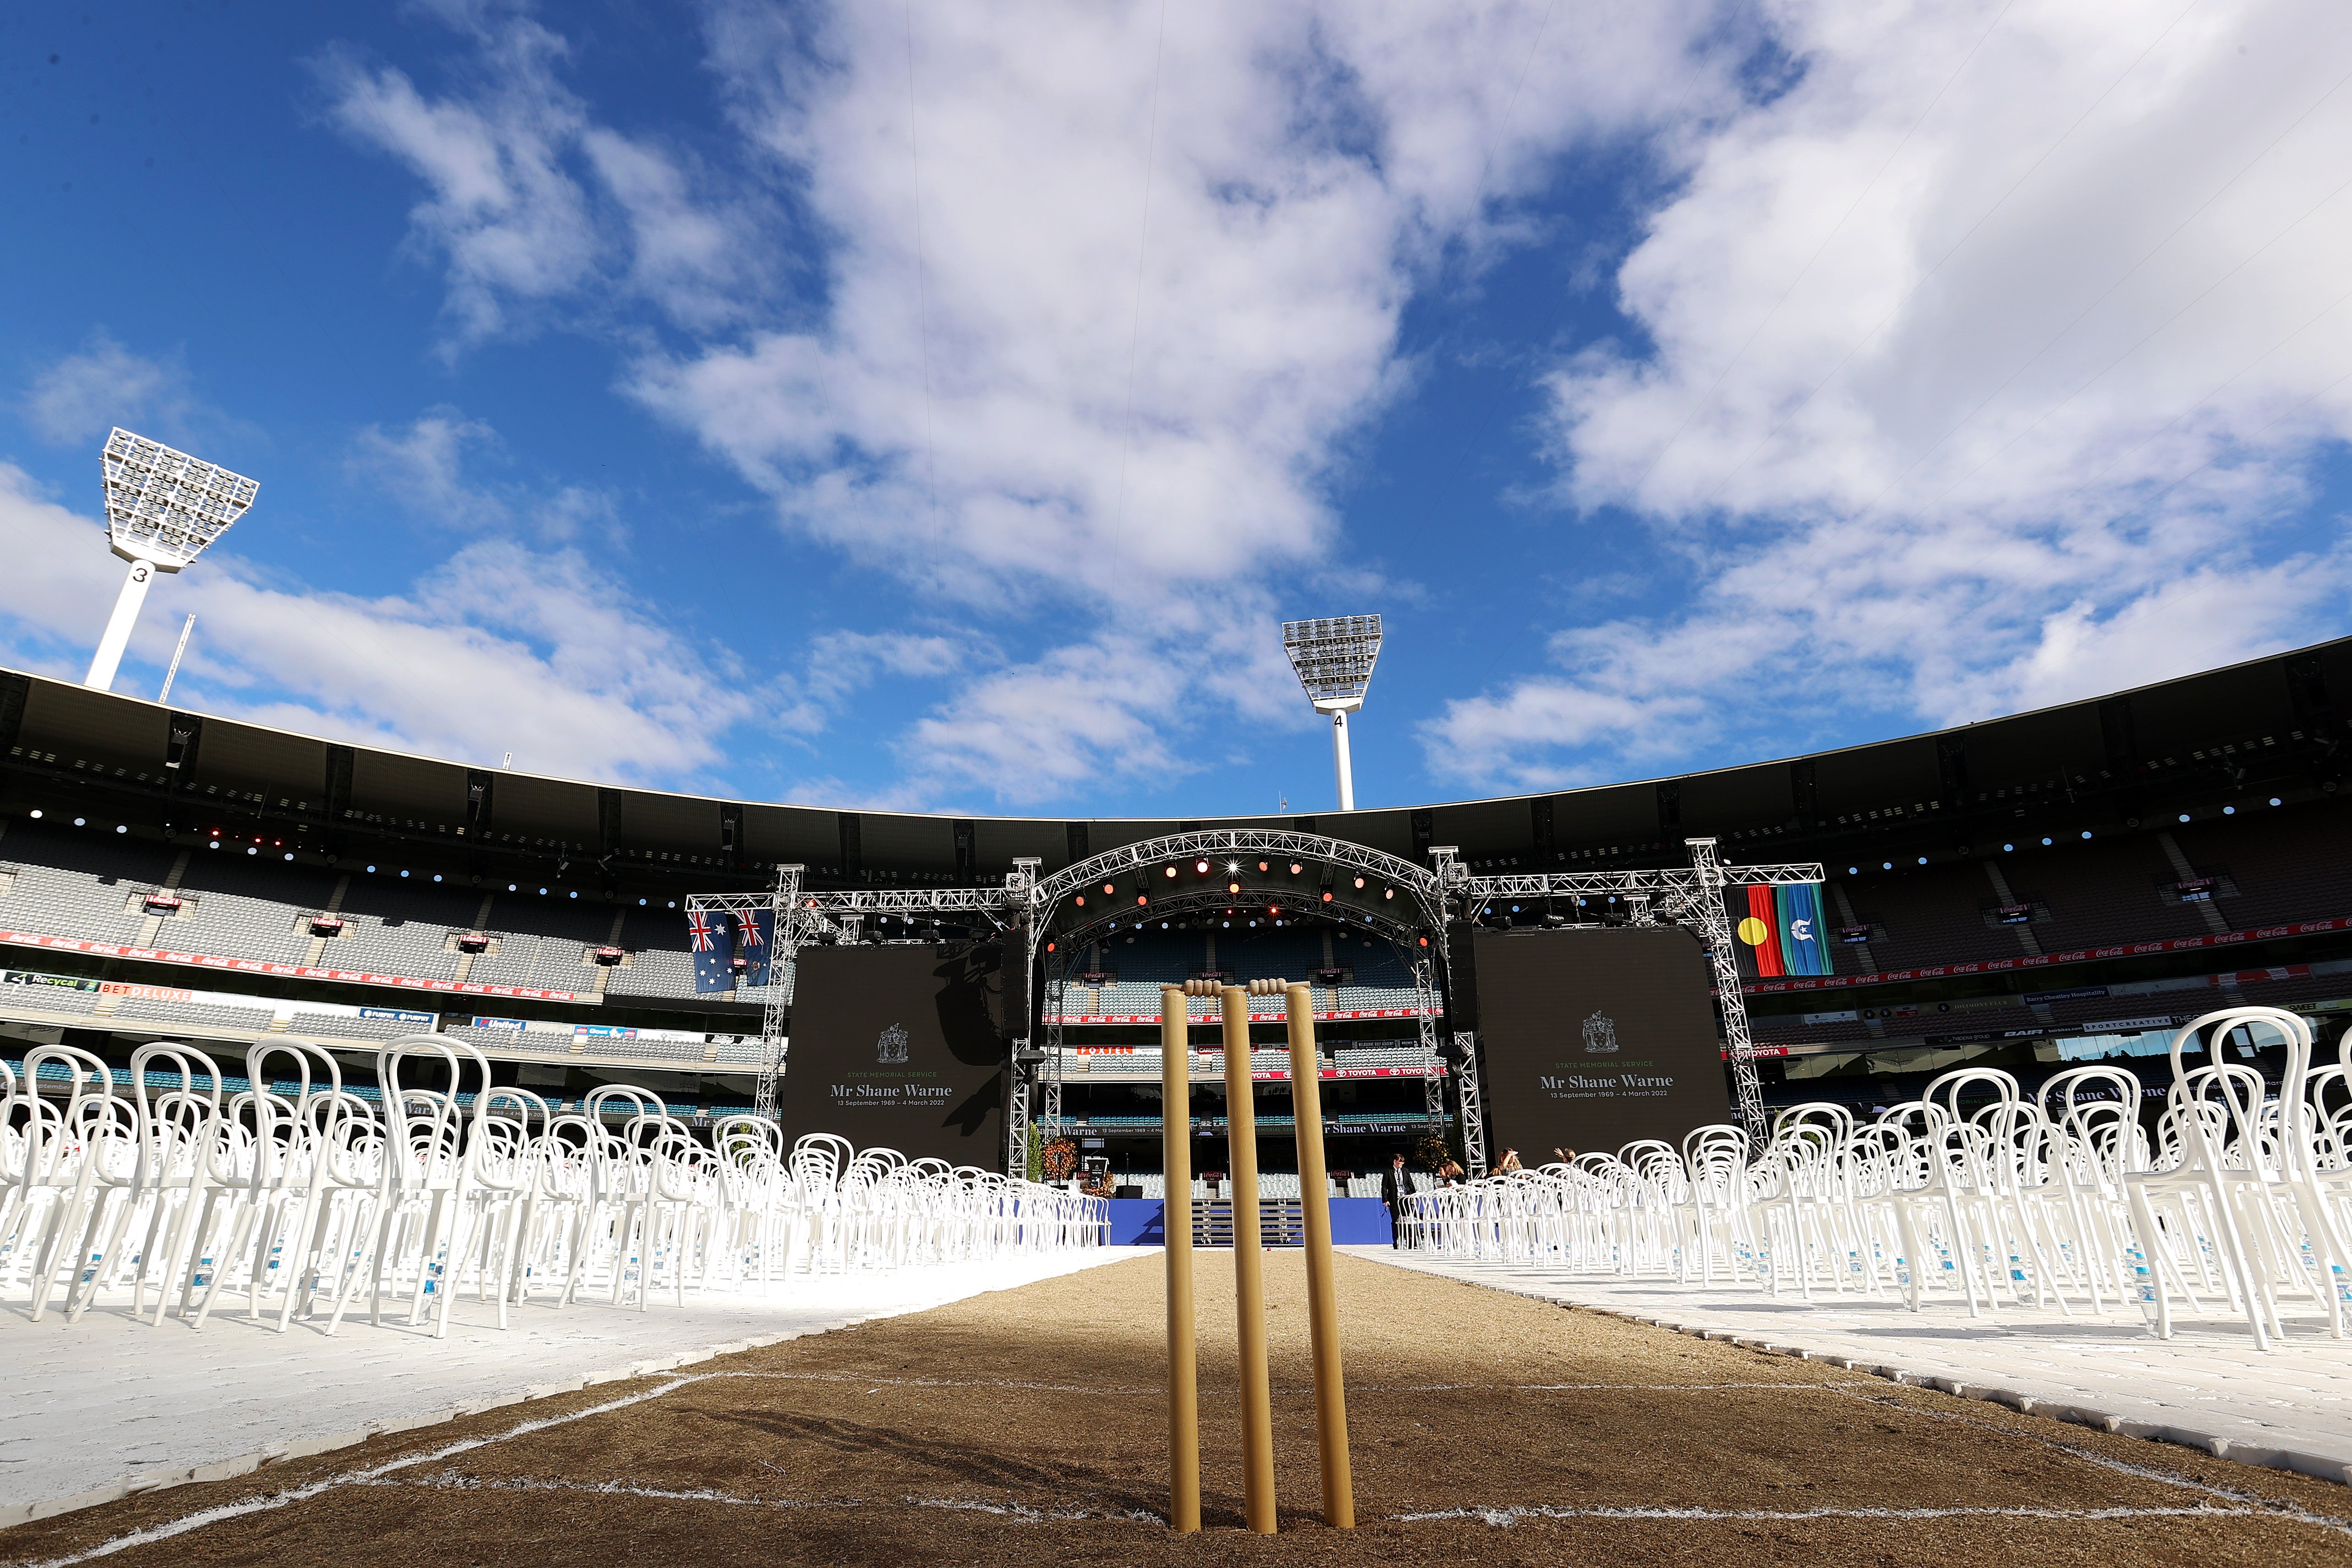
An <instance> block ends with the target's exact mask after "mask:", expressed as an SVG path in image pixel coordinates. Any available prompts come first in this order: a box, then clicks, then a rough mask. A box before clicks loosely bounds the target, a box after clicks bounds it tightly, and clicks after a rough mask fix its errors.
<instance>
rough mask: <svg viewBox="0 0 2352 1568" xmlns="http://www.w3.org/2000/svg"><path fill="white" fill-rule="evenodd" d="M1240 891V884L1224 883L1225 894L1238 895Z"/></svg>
mask: <svg viewBox="0 0 2352 1568" xmlns="http://www.w3.org/2000/svg"><path fill="white" fill-rule="evenodd" d="M1241 890H1242V884H1241V883H1237V882H1229V883H1225V891H1226V892H1227V893H1239V892H1240V891H1241Z"/></svg>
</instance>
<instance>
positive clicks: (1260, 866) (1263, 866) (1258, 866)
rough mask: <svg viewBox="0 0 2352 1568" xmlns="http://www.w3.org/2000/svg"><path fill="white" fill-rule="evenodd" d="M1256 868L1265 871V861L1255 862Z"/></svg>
mask: <svg viewBox="0 0 2352 1568" xmlns="http://www.w3.org/2000/svg"><path fill="white" fill-rule="evenodd" d="M1257 869H1258V870H1260V871H1265V869H1266V862H1264V861H1260V862H1257Z"/></svg>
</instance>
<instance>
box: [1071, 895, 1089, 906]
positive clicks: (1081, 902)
mask: <svg viewBox="0 0 2352 1568" xmlns="http://www.w3.org/2000/svg"><path fill="white" fill-rule="evenodd" d="M1074 902H1075V903H1076V904H1077V906H1078V907H1079V908H1080V909H1084V908H1085V907H1086V906H1087V895H1086V894H1083V893H1082V894H1078V896H1077V898H1076V900H1074Z"/></svg>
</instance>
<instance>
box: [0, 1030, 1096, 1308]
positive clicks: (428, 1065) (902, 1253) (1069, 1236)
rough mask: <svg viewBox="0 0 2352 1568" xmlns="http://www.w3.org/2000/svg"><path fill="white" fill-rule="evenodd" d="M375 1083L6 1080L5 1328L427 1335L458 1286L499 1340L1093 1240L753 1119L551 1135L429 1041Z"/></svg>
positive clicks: (569, 1117) (530, 1106) (979, 1195)
mask: <svg viewBox="0 0 2352 1568" xmlns="http://www.w3.org/2000/svg"><path fill="white" fill-rule="evenodd" d="M375 1067H376V1085H377V1090H378V1093H377V1095H376V1096H374V1097H369V1096H366V1095H362V1093H359V1092H354V1091H353V1089H352V1088H351V1087H348V1086H346V1085H345V1083H344V1082H343V1081H342V1075H341V1068H340V1066H339V1065H338V1064H337V1062H336V1060H335V1058H334V1057H333V1056H332V1055H331V1054H329V1053H328V1052H327V1051H323V1050H321V1049H320V1048H318V1047H317V1046H315V1045H311V1044H310V1043H308V1042H305V1041H300V1040H288V1039H285V1038H283V1037H279V1038H275V1039H271V1040H267V1041H263V1042H257V1043H256V1044H254V1045H253V1046H252V1048H251V1049H250V1050H248V1051H247V1052H246V1059H245V1068H246V1076H247V1085H248V1086H247V1088H245V1089H243V1090H240V1091H237V1092H227V1082H228V1081H227V1080H226V1078H225V1076H224V1075H223V1073H222V1071H221V1068H220V1066H219V1064H218V1063H217V1062H215V1061H214V1059H213V1058H212V1057H210V1056H208V1055H206V1054H205V1052H204V1051H200V1050H197V1049H196V1048H194V1047H193V1046H189V1045H184V1044H177V1043H172V1042H157V1043H155V1044H151V1045H147V1046H143V1047H142V1048H140V1049H139V1050H138V1051H134V1052H133V1053H132V1054H131V1063H130V1071H129V1073H128V1075H127V1076H128V1081H127V1082H126V1083H118V1082H116V1077H115V1074H114V1073H113V1072H111V1071H109V1069H108V1067H107V1064H106V1063H105V1062H104V1061H101V1060H100V1059H99V1058H98V1057H96V1056H93V1055H91V1054H89V1052H86V1051H79V1050H75V1049H72V1048H69V1047H66V1046H42V1047H35V1048H33V1049H31V1050H30V1051H27V1052H26V1057H25V1060H24V1067H23V1071H22V1072H21V1074H19V1073H18V1072H17V1071H13V1070H11V1069H10V1068H9V1067H8V1065H7V1064H6V1063H5V1062H0V1305H8V1304H16V1305H21V1306H22V1307H23V1309H24V1310H25V1311H26V1312H28V1313H29V1314H30V1316H31V1317H32V1318H34V1319H35V1320H38V1319H40V1318H41V1317H42V1316H44V1315H45V1314H46V1313H48V1312H52V1311H55V1312H61V1313H62V1314H63V1315H64V1316H65V1318H66V1319H67V1320H68V1322H73V1321H79V1319H80V1318H81V1317H82V1315H83V1314H84V1313H86V1312H89V1310H90V1308H91V1307H92V1306H93V1305H94V1304H96V1303H98V1302H100V1301H101V1300H116V1299H120V1300H121V1301H122V1302H123V1304H124V1305H125V1306H126V1307H127V1309H128V1311H129V1312H131V1314H132V1315H133V1316H135V1317H142V1318H144V1319H145V1320H146V1321H147V1322H154V1323H160V1322H163V1319H164V1318H165V1317H166V1316H167V1315H170V1316H173V1317H175V1318H177V1319H179V1320H182V1321H184V1322H187V1323H189V1324H191V1325H192V1326H195V1327H201V1326H203V1324H204V1322H205V1319H206V1318H207V1316H208V1315H209V1314H211V1313H212V1312H214V1311H215V1308H216V1307H221V1306H222V1304H223V1303H224V1302H233V1301H236V1300H238V1299H239V1298H242V1300H243V1302H244V1306H245V1310H246V1312H247V1314H248V1315H249V1316H251V1317H253V1318H256V1319H261V1320H265V1321H268V1322H272V1323H274V1325H275V1327H276V1328H277V1329H278V1330H279V1331H280V1332H283V1331H284V1330H285V1329H286V1328H287V1327H288V1326H289V1324H291V1323H295V1322H306V1323H315V1324H317V1325H318V1326H319V1327H320V1328H321V1329H322V1330H323V1331H324V1332H325V1333H335V1332H336V1331H337V1330H338V1329H339V1328H340V1327H341V1325H342V1323H343V1322H345V1320H346V1319H347V1318H348V1317H349V1316H350V1314H351V1313H352V1312H353V1311H354V1310H358V1309H360V1308H362V1305H363V1307H364V1311H365V1312H366V1313H367V1316H368V1319H369V1321H370V1322H377V1323H381V1322H384V1321H385V1319H386V1317H387V1315H390V1316H392V1317H394V1319H395V1320H399V1321H404V1322H407V1323H408V1324H410V1325H412V1326H422V1325H426V1324H428V1323H429V1325H430V1327H431V1330H432V1332H433V1333H435V1334H436V1336H439V1335H446V1333H447V1332H448V1327H449V1321H450V1312H451V1309H452V1306H453V1305H454V1303H455V1302H456V1301H457V1297H458V1295H459V1294H460V1293H461V1291H465V1290H467V1289H471V1290H472V1291H474V1292H475V1293H476V1295H477V1297H478V1300H480V1301H484V1302H493V1303H495V1307H496V1313H497V1321H498V1323H499V1327H501V1328H504V1327H507V1326H508V1325H509V1322H510V1321H511V1317H510V1314H511V1312H513V1311H514V1310H515V1309H517V1308H520V1307H523V1306H526V1305H539V1306H544V1307H548V1308H558V1309H560V1308H563V1307H568V1306H571V1305H572V1304H574V1303H576V1302H579V1301H583V1300H591V1299H602V1300H604V1301H608V1302H610V1303H613V1304H615V1305H633V1306H635V1307H637V1308H639V1309H644V1308H646V1307H647V1306H648V1305H649V1304H650V1303H651V1302H652V1301H654V1300H655V1299H656V1298H657V1297H661V1296H667V1297H668V1298H669V1299H670V1300H672V1301H676V1302H677V1303H680V1304H683V1303H684V1302H685V1301H686V1299H687V1294H688V1291H772V1290H774V1289H776V1288H778V1287H779V1286H782V1285H786V1284H788V1283H789V1282H791V1281H794V1280H799V1279H806V1278H808V1277H811V1276H819V1275H837V1274H845V1273H849V1272H853V1271H860V1270H896V1269H903V1268H908V1267H914V1266H919V1265H926V1264H945V1263H959V1262H970V1261H982V1260H993V1259H1003V1258H1007V1257H1010V1256H1013V1255H1015V1254H1022V1253H1043V1252H1052V1251H1058V1250H1061V1249H1067V1248H1075V1247H1085V1246H1092V1245H1097V1244H1099V1242H1100V1241H1101V1240H1102V1239H1103V1236H1104V1234H1105V1229H1106V1225H1107V1220H1108V1209H1107V1207H1106V1206H1105V1205H1104V1204H1103V1202H1102V1200H1100V1199H1098V1198H1090V1197H1086V1196H1084V1195H1082V1194H1078V1193H1074V1192H1068V1191H1065V1190H1062V1189H1059V1188H1055V1187H1050V1186H1041V1185H1039V1184H1037V1183H1034V1182H1028V1181H1023V1180H1019V1179H1017V1178H1012V1177H1007V1176H1001V1175H998V1174H996V1173H994V1172H990V1171H983V1170H980V1169H977V1168H973V1167H970V1166H950V1165H949V1164H948V1163H947V1162H946V1161H943V1160H937V1159H918V1160H910V1159H908V1158H906V1157H905V1156H904V1155H899V1154H898V1153H896V1152H894V1151H892V1150H888V1149H877V1148H868V1149H865V1150H858V1149H856V1148H854V1147H853V1146H852V1145H850V1144H849V1142H848V1141H847V1140H845V1139H843V1138H839V1137H835V1136H832V1135H829V1134H810V1135H808V1136H805V1137H803V1138H801V1139H799V1140H798V1141H797V1142H796V1143H794V1144H793V1145H792V1146H790V1147H789V1148H788V1147H786V1146H785V1144H784V1141H783V1137H782V1132H781V1131H780V1129H779V1128H778V1127H777V1126H776V1124H774V1123H773V1122H771V1121H768V1120H766V1119H764V1118H761V1117H754V1116H730V1117H724V1118H721V1119H719V1121H717V1122H716V1123H715V1124H711V1125H710V1126H709V1128H708V1129H707V1135H704V1136H698V1135H697V1129H696V1128H694V1127H692V1126H690V1125H688V1124H687V1123H685V1122H683V1121H681V1120H680V1119H678V1118H677V1117H676V1116H673V1115H671V1114H670V1113H669V1111H668V1109H667V1107H666V1106H665V1105H664V1104H663V1103H662V1101H661V1099H660V1097H659V1096H657V1095H656V1094H654V1093H652V1092H649V1091H646V1090H644V1089H637V1088H631V1087H625V1086H622V1085H608V1086H605V1087H603V1088H600V1089H597V1090H595V1091H593V1092H591V1093H589V1094H588V1095H587V1096H586V1097H585V1098H584V1099H583V1102H582V1103H581V1105H580V1108H579V1109H578V1110H577V1111H574V1112H569V1113H559V1112H557V1111H554V1110H552V1109H551V1108H550V1107H549V1105H548V1103H547V1102H546V1101H545V1100H543V1099H542V1098H541V1097H540V1096H539V1095H537V1094H534V1093H532V1092H530V1091H529V1090H527V1089H521V1088H517V1087H512V1086H509V1085H499V1084H493V1083H492V1082H491V1073H490V1063H489V1060H488V1058H487V1057H486V1056H484V1055H483V1054H482V1052H481V1051H479V1050H478V1048H476V1047H474V1046H472V1045H469V1044H467V1043H465V1042H463V1041H457V1040H450V1039H449V1038H448V1037H446V1036H442V1035H409V1036H404V1037H403V1038H401V1039H398V1040H393V1041H390V1042H388V1043H387V1044H386V1045H385V1046H384V1047H383V1050H382V1051H379V1052H378V1053H377V1056H376V1063H375ZM273 1073H274V1074H275V1077H274V1078H273V1076H272V1075H273ZM44 1089H48V1090H51V1091H54V1092H46V1093H45V1092H42V1091H43V1090H44Z"/></svg>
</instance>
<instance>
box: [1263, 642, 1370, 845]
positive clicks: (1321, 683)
mask: <svg viewBox="0 0 2352 1568" xmlns="http://www.w3.org/2000/svg"><path fill="white" fill-rule="evenodd" d="M1282 651H1283V652H1284V653H1287V654H1289V655H1290V667H1291V668H1292V669H1294V670H1296V671H1297V672H1298V684H1299V685H1302V686H1304V687H1306V688H1307V700H1308V701H1309V702H1311V703H1313V704H1314V705H1315V711H1316V712H1317V713H1328V714H1329V715H1330V716H1331V765H1332V768H1333V769H1334V770H1335V771H1336V772H1337V773H1338V774H1339V810H1342V811H1352V810H1355V809H1356V774H1355V768H1354V767H1353V765H1352V764H1351V763H1350V761H1349V757H1348V716H1349V714H1351V713H1356V712H1359V711H1360V710H1361V709H1362V707H1363V706H1364V693H1365V692H1366V691H1367V690H1368V689H1370V686H1371V684H1372V665H1373V664H1376V663H1377V662H1378V661H1379V659H1380V656H1381V618H1380V617H1379V616H1377V615H1334V616H1331V617H1328V619H1325V620H1321V621H1286V622H1283V623H1282Z"/></svg>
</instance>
